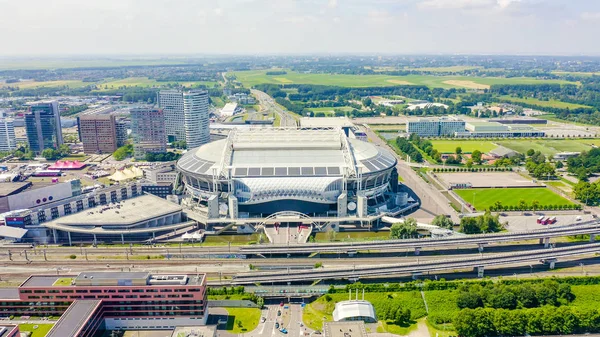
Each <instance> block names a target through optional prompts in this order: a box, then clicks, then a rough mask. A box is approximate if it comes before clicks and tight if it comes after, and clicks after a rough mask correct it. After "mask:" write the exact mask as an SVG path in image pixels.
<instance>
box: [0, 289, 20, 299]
mask: <svg viewBox="0 0 600 337" xmlns="http://www.w3.org/2000/svg"><path fill="white" fill-rule="evenodd" d="M0 299H2V300H18V299H19V289H18V288H0Z"/></svg>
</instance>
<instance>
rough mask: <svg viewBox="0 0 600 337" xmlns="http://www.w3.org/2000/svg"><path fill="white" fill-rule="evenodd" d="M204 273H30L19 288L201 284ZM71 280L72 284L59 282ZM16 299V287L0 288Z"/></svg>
mask: <svg viewBox="0 0 600 337" xmlns="http://www.w3.org/2000/svg"><path fill="white" fill-rule="evenodd" d="M204 278H205V274H195V275H188V274H151V273H149V272H120V271H119V272H112V271H85V272H81V273H79V274H78V275H31V276H29V278H28V279H27V280H25V282H23V283H22V284H21V286H20V287H19V288H48V287H52V286H56V287H61V288H63V287H78V286H86V287H89V286H117V287H127V286H164V285H202V284H203V283H204ZM71 279H72V280H73V283H72V284H69V283H62V284H58V283H60V281H63V280H71ZM13 298H14V299H18V298H19V292H18V289H17V288H0V299H13Z"/></svg>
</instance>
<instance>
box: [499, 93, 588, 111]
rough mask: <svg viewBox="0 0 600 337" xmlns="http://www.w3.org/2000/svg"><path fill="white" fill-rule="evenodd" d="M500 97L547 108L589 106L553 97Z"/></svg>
mask: <svg viewBox="0 0 600 337" xmlns="http://www.w3.org/2000/svg"><path fill="white" fill-rule="evenodd" d="M500 98H501V99H503V100H507V101H510V102H513V103H529V104H535V105H539V106H541V107H547V108H561V109H566V108H569V109H577V108H591V107H590V106H588V105H582V104H575V103H567V102H562V101H557V100H555V99H551V100H548V101H541V100H539V99H537V98H531V97H529V98H519V97H511V96H508V95H504V96H500Z"/></svg>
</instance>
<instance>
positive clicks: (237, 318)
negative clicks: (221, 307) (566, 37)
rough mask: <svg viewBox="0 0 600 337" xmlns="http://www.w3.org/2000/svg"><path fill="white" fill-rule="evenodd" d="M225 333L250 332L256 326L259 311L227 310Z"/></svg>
mask: <svg viewBox="0 0 600 337" xmlns="http://www.w3.org/2000/svg"><path fill="white" fill-rule="evenodd" d="M227 313H228V314H229V317H228V319H227V331H229V332H231V333H246V332H250V331H252V330H254V329H256V327H257V326H258V321H259V320H260V309H258V308H227Z"/></svg>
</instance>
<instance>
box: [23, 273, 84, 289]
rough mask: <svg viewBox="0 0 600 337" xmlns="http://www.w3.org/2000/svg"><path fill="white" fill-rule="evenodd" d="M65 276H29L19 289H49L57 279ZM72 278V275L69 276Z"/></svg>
mask: <svg viewBox="0 0 600 337" xmlns="http://www.w3.org/2000/svg"><path fill="white" fill-rule="evenodd" d="M65 277H67V276H65V275H31V276H29V278H28V279H27V280H25V282H23V283H22V284H21V288H29V287H32V288H38V287H51V286H53V285H54V283H56V281H58V280H59V279H62V278H65ZM71 277H73V275H71Z"/></svg>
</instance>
